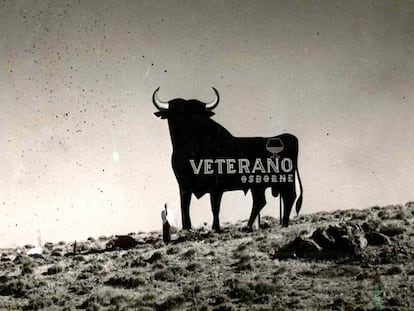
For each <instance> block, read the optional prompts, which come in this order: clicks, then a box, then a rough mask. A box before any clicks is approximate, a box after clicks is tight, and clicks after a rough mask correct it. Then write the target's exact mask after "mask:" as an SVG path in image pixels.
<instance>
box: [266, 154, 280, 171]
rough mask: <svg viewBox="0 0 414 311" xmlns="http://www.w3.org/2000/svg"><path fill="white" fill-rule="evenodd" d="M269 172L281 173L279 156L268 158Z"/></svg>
mask: <svg viewBox="0 0 414 311" xmlns="http://www.w3.org/2000/svg"><path fill="white" fill-rule="evenodd" d="M267 172H268V173H279V158H277V159H273V158H267Z"/></svg>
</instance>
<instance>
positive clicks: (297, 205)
mask: <svg viewBox="0 0 414 311" xmlns="http://www.w3.org/2000/svg"><path fill="white" fill-rule="evenodd" d="M295 173H296V180H297V181H298V182H299V190H300V194H299V197H297V199H296V207H295V209H296V214H297V215H299V212H300V209H301V207H302V201H303V188H302V182H301V180H300V176H299V170H298V169H297V168H296V171H295Z"/></svg>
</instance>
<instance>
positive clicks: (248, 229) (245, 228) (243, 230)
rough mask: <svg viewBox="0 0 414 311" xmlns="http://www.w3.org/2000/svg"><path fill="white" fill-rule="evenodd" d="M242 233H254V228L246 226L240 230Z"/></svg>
mask: <svg viewBox="0 0 414 311" xmlns="http://www.w3.org/2000/svg"><path fill="white" fill-rule="evenodd" d="M240 231H241V232H247V233H250V232H253V227H251V226H244V227H241V228H240Z"/></svg>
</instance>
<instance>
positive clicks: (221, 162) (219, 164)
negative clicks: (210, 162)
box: [215, 159, 226, 174]
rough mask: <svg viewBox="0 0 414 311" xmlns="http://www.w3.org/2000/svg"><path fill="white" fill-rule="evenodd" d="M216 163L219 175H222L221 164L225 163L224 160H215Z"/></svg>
mask: <svg viewBox="0 0 414 311" xmlns="http://www.w3.org/2000/svg"><path fill="white" fill-rule="evenodd" d="M215 162H216V163H217V169H218V173H219V174H223V164H224V163H225V162H226V160H224V159H217V160H216V161H215Z"/></svg>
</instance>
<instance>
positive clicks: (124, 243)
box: [106, 235, 137, 249]
mask: <svg viewBox="0 0 414 311" xmlns="http://www.w3.org/2000/svg"><path fill="white" fill-rule="evenodd" d="M136 245H137V241H136V240H135V239H134V238H133V237H131V236H129V235H117V236H116V238H115V239H114V240H111V241H109V242H108V243H107V244H106V248H107V249H131V248H134V247H135V246H136Z"/></svg>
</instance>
